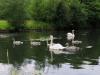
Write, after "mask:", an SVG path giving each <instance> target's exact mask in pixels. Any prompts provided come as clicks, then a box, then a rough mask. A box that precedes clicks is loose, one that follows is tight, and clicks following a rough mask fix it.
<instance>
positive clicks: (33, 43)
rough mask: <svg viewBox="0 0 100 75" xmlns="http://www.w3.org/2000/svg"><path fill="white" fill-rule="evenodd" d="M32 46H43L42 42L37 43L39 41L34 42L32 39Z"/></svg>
mask: <svg viewBox="0 0 100 75" xmlns="http://www.w3.org/2000/svg"><path fill="white" fill-rule="evenodd" d="M30 44H31V45H32V46H38V45H41V42H37V41H32V39H31V40H30Z"/></svg>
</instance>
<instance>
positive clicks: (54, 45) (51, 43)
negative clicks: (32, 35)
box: [49, 35, 65, 50]
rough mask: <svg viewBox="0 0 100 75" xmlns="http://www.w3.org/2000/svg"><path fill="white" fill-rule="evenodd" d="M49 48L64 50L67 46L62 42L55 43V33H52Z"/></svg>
mask: <svg viewBox="0 0 100 75" xmlns="http://www.w3.org/2000/svg"><path fill="white" fill-rule="evenodd" d="M49 49H50V50H63V49H65V47H63V46H62V45H61V44H59V43H56V44H55V43H53V35H50V44H49Z"/></svg>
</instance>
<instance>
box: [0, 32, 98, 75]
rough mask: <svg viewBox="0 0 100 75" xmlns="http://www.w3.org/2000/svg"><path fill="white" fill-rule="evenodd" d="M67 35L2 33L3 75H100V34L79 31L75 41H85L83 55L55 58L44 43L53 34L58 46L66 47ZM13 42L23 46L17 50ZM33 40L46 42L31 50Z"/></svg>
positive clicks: (0, 58)
mask: <svg viewBox="0 0 100 75" xmlns="http://www.w3.org/2000/svg"><path fill="white" fill-rule="evenodd" d="M67 32H68V31H62V32H27V33H10V34H4V33H3V34H2V33H0V75H99V74H100V71H99V69H100V30H79V31H75V39H76V40H81V41H82V44H80V45H77V46H78V47H80V48H81V49H80V50H79V51H75V52H73V53H72V52H69V53H67V54H65V53H61V54H56V53H52V54H51V52H50V51H49V50H48V47H47V42H46V41H43V40H45V39H47V38H48V37H49V35H50V34H52V35H54V36H55V37H57V38H59V39H55V40H54V42H55V43H60V44H62V45H63V46H65V43H66V42H67V39H66V33H67ZM13 38H15V40H20V41H23V44H22V45H19V46H14V45H13V41H12V39H13ZM30 39H42V41H41V45H40V46H31V45H30ZM87 46H93V47H92V48H86V47H87ZM7 50H8V56H7ZM51 60H52V61H51Z"/></svg>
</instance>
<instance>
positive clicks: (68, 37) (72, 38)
mask: <svg viewBox="0 0 100 75" xmlns="http://www.w3.org/2000/svg"><path fill="white" fill-rule="evenodd" d="M74 38H75V34H74V30H72V33H67V39H68V40H70V41H71V40H74Z"/></svg>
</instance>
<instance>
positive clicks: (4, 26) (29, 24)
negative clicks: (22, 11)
mask: <svg viewBox="0 0 100 75" xmlns="http://www.w3.org/2000/svg"><path fill="white" fill-rule="evenodd" d="M51 25H52V24H48V23H45V22H40V21H33V20H26V21H25V24H24V29H22V30H21V31H30V30H53V28H52V26H51ZM11 30H13V27H12V26H11V25H10V24H9V23H8V21H6V20H0V32H9V31H11Z"/></svg>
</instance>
